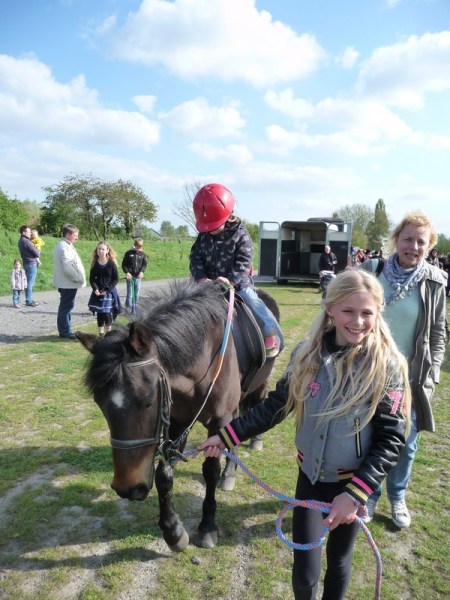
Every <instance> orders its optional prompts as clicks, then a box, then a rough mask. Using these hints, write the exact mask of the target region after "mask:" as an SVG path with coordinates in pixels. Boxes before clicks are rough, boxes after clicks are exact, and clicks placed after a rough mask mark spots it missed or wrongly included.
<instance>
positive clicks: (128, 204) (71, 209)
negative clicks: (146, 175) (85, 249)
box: [43, 175, 157, 239]
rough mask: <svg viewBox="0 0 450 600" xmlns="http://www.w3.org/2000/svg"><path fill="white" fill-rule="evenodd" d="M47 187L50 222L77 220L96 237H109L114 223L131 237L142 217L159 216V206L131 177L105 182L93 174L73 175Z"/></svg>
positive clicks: (46, 214) (47, 219)
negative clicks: (132, 181)
mask: <svg viewBox="0 0 450 600" xmlns="http://www.w3.org/2000/svg"><path fill="white" fill-rule="evenodd" d="M44 190H45V191H46V192H47V196H46V200H45V208H44V210H43V217H44V222H45V224H46V225H47V226H49V225H50V224H51V226H52V227H53V228H54V227H55V226H58V229H60V227H61V225H62V224H63V223H65V222H66V223H67V222H75V223H76V225H77V227H79V229H80V231H81V232H82V233H85V234H87V235H92V236H93V237H94V238H96V239H108V236H109V233H110V231H111V228H112V227H114V226H118V227H120V228H123V230H124V232H125V233H126V235H127V236H129V237H131V236H133V235H134V229H135V227H136V226H137V224H138V223H139V222H140V221H149V222H153V221H155V219H156V216H157V207H156V206H155V205H154V204H153V202H151V201H150V200H149V198H147V196H146V195H145V193H144V192H143V191H142V190H141V189H140V188H138V187H137V186H135V185H134V184H132V183H131V182H130V181H122V180H121V179H119V180H118V181H117V182H111V181H110V182H104V181H101V180H100V179H98V178H97V177H94V176H93V175H69V176H67V177H65V178H64V179H63V180H62V181H61V182H60V183H58V184H56V185H54V186H49V187H46V188H44Z"/></svg>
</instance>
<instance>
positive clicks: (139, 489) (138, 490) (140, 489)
mask: <svg viewBox="0 0 450 600" xmlns="http://www.w3.org/2000/svg"><path fill="white" fill-rule="evenodd" d="M149 491H150V490H149V489H148V486H147V485H145V484H144V483H143V484H141V485H136V486H135V487H133V488H131V490H130V494H129V499H130V500H145V499H146V498H147V496H148V493H149Z"/></svg>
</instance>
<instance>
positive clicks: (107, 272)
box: [88, 242, 120, 337]
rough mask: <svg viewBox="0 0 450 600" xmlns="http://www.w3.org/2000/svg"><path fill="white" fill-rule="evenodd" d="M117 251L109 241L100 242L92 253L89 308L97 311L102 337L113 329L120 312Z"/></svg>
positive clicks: (94, 311)
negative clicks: (117, 287)
mask: <svg viewBox="0 0 450 600" xmlns="http://www.w3.org/2000/svg"><path fill="white" fill-rule="evenodd" d="M118 281H119V275H118V271H117V263H116V253H115V252H114V250H113V249H112V248H111V246H110V245H109V244H108V243H107V242H99V243H98V244H97V247H96V248H95V250H94V252H93V253H92V261H91V271H90V274H89V283H90V284H91V287H92V294H91V297H90V298H89V303H88V306H89V310H90V311H91V312H92V313H94V314H95V313H97V325H98V333H99V335H100V336H101V337H103V336H104V335H105V333H107V332H108V331H111V329H112V322H113V320H114V319H115V318H116V317H117V315H118V314H119V313H120V300H119V295H118V293H117V289H116V286H117V282H118Z"/></svg>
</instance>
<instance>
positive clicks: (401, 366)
mask: <svg viewBox="0 0 450 600" xmlns="http://www.w3.org/2000/svg"><path fill="white" fill-rule="evenodd" d="M361 292H363V293H368V294H370V296H371V297H372V299H373V300H374V302H375V304H376V307H377V315H376V319H375V324H374V327H373V330H372V331H371V332H370V334H369V335H368V336H367V337H366V338H365V339H364V340H363V342H362V343H361V344H360V345H357V346H352V347H349V348H348V349H345V350H344V351H342V352H340V353H337V354H336V355H335V356H334V358H333V361H334V369H335V378H334V381H333V387H332V389H331V391H330V394H329V396H328V398H327V400H326V402H325V405H324V408H323V410H322V411H321V413H320V418H321V419H322V420H324V421H329V420H331V419H334V418H335V417H339V416H342V415H344V414H348V413H349V412H351V411H352V410H353V409H354V408H355V407H356V406H363V405H368V406H369V411H368V413H367V415H366V417H365V418H364V419H363V422H362V423H361V426H360V428H361V429H362V428H363V427H364V426H365V425H366V424H367V423H368V422H369V421H370V420H371V418H372V417H373V415H374V413H375V410H376V407H377V404H378V403H379V402H380V401H381V400H382V399H383V397H384V395H385V394H386V391H387V389H389V387H391V386H392V385H393V384H394V380H395V381H400V382H401V386H402V387H403V392H404V394H403V405H404V407H405V408H404V410H405V415H406V418H407V424H408V428H409V415H410V405H411V390H410V386H409V380H408V365H407V361H406V359H405V357H404V356H403V355H402V354H401V353H400V351H399V349H398V348H397V345H396V343H395V342H394V340H393V338H392V335H391V332H390V330H389V327H388V325H387V323H386V321H385V320H384V319H383V317H382V314H381V313H382V310H383V300H384V293H383V288H382V286H381V284H380V282H379V281H378V279H377V278H376V277H375V276H374V275H372V274H371V273H368V272H367V271H364V270H362V269H352V270H349V271H344V272H343V273H340V274H339V275H338V276H337V277H336V279H334V280H333V281H331V282H330V284H329V285H328V288H327V294H326V298H325V301H324V307H323V309H322V311H321V312H320V314H319V315H318V317H317V318H316V319H315V320H314V322H313V323H312V325H311V329H310V333H309V337H308V339H307V340H306V341H305V342H304V343H303V344H301V345H300V346H299V348H298V351H297V353H296V355H295V358H294V362H293V365H292V369H291V372H290V373H289V375H288V376H289V396H288V401H287V405H286V412H287V413H289V412H291V411H293V413H294V416H295V419H296V422H297V425H299V424H300V423H301V421H302V418H303V413H304V404H305V400H306V398H307V396H308V394H309V388H308V386H309V384H310V382H311V380H312V379H313V378H314V376H315V375H316V373H317V371H318V370H319V368H320V366H321V365H322V362H323V348H324V336H325V335H326V334H327V333H328V332H329V331H330V330H332V329H333V321H332V318H331V317H330V316H329V315H328V313H327V309H329V308H330V307H331V306H333V305H335V304H339V303H340V302H342V301H344V300H345V298H347V297H348V296H350V295H351V294H355V293H361ZM337 398H339V399H340V401H339V402H338V403H336V402H335V401H336V399H337Z"/></svg>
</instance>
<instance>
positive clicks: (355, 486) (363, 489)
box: [345, 477, 375, 504]
mask: <svg viewBox="0 0 450 600" xmlns="http://www.w3.org/2000/svg"><path fill="white" fill-rule="evenodd" d="M345 491H346V492H347V493H348V494H350V495H351V496H353V498H356V500H358V501H359V502H361V504H366V503H367V500H368V499H369V496H370V495H371V494H372V493H373V492H374V491H375V490H373V489H372V488H370V487H369V486H368V485H367V483H364V481H362V480H361V479H359V477H353V478H352V480H351V481H349V483H347V485H346V486H345Z"/></svg>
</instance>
